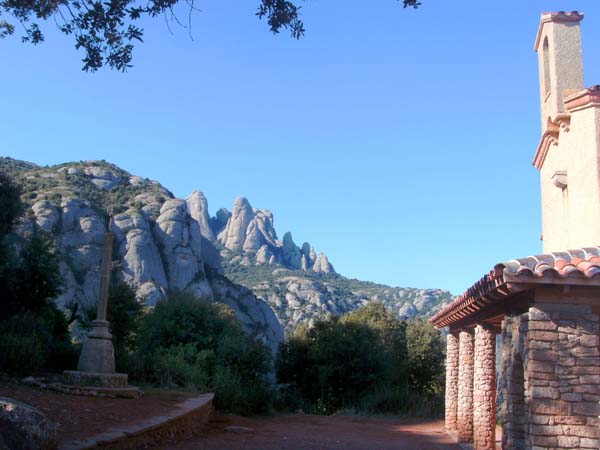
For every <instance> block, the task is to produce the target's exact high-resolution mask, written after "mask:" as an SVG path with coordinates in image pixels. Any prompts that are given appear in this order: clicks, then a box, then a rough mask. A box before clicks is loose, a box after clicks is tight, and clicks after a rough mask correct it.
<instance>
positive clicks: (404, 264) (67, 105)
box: [0, 0, 600, 294]
mask: <svg viewBox="0 0 600 450" xmlns="http://www.w3.org/2000/svg"><path fill="white" fill-rule="evenodd" d="M423 2H424V5H423V7H422V8H421V9H419V10H417V11H413V10H408V9H406V10H405V9H403V8H402V7H401V5H400V3H398V2H396V1H394V0H386V1H379V2H366V1H364V0H363V1H357V0H349V1H344V2H326V1H306V2H302V3H301V4H302V11H303V20H304V22H305V27H306V29H307V32H306V36H305V37H304V38H303V39H301V40H300V41H296V40H293V39H291V38H290V37H288V35H287V34H285V33H283V34H281V35H278V36H273V35H272V34H271V33H270V32H269V31H268V29H267V26H266V23H264V22H261V21H259V20H257V19H256V18H255V17H254V13H255V11H256V8H257V5H258V0H256V1H245V2H223V1H216V0H206V1H204V2H197V5H198V6H199V7H200V8H201V9H202V11H201V12H199V13H197V14H195V15H194V17H193V31H192V35H193V38H194V40H193V41H192V40H191V39H190V37H189V35H188V33H187V30H184V29H181V28H178V27H177V26H173V27H172V30H173V34H170V33H169V30H168V29H167V27H166V25H165V22H164V21H163V20H157V21H154V22H146V23H145V24H144V27H145V31H146V34H145V43H144V44H142V45H138V46H137V48H136V50H135V54H134V58H135V59H134V64H135V67H134V68H133V69H131V70H130V71H129V72H128V73H126V74H122V73H118V72H115V71H110V70H103V71H101V72H98V73H96V74H88V73H84V72H81V70H80V68H81V62H80V59H81V57H82V55H81V54H79V53H78V52H77V51H76V50H74V48H73V44H72V42H71V40H70V39H69V38H68V37H64V36H62V35H61V34H59V33H58V32H56V31H55V30H54V28H53V27H54V24H53V23H48V24H46V26H45V27H44V29H45V30H46V38H47V39H46V42H45V43H44V44H42V45H39V46H37V47H34V46H30V45H24V44H21V43H20V40H19V38H18V37H13V38H9V39H5V40H4V41H0V58H1V59H0V60H1V61H2V70H1V71H0V86H2V89H1V90H2V97H1V98H2V104H3V107H2V108H1V109H0V136H2V149H1V150H0V154H3V155H6V156H11V157H13V158H18V159H24V160H28V161H32V162H35V163H37V164H41V165H46V164H56V163H60V162H66V161H72V160H77V161H78V160H87V159H105V160H107V161H111V162H113V163H115V164H117V165H119V166H121V167H123V168H124V169H126V170H128V171H130V172H132V173H134V174H137V175H141V176H145V177H148V178H152V179H156V180H158V181H160V182H161V183H162V184H164V185H165V186H166V187H168V188H169V189H171V190H172V191H173V192H174V194H175V195H177V196H180V197H185V196H187V195H188V194H189V193H190V192H191V191H192V190H194V189H201V190H203V191H204V192H205V194H206V195H207V197H208V200H209V208H210V210H211V212H213V213H214V212H215V211H216V210H217V209H218V208H220V207H228V208H230V207H231V205H232V204H233V200H234V198H235V197H237V196H239V195H244V196H246V197H247V198H248V199H249V200H250V202H251V204H252V205H253V206H255V207H257V208H267V209H270V210H271V211H272V212H273V213H274V215H275V225H276V228H277V230H278V231H279V234H280V237H281V236H282V235H283V233H284V232H285V231H288V230H291V231H292V233H293V236H294V239H295V241H296V243H298V244H301V243H302V242H303V241H305V240H308V241H310V242H311V243H312V244H313V245H314V246H315V247H316V249H317V250H321V251H324V252H325V253H326V254H327V255H328V256H329V257H330V260H331V261H332V263H333V264H334V266H335V267H336V269H337V270H338V271H339V272H340V273H342V274H344V275H346V276H351V277H356V278H359V279H366V280H372V281H377V282H382V283H386V284H390V285H396V286H412V287H422V288H425V287H440V288H445V289H449V290H451V291H452V292H453V293H455V294H459V293H461V292H462V291H463V290H464V289H466V288H467V287H469V286H470V285H471V284H472V283H473V282H475V281H476V280H477V279H478V278H479V277H481V276H482V275H483V274H484V273H485V272H487V271H488V270H489V269H490V268H491V267H492V266H493V265H494V264H495V263H497V262H499V261H503V260H506V259H510V258H516V257H522V256H527V255H529V254H536V253H540V251H541V242H540V240H539V236H540V231H541V223H540V207H539V178H538V172H537V171H536V170H535V168H534V167H533V166H532V165H531V160H532V158H533V154H534V152H535V149H536V146H537V143H538V140H539V137H540V119H539V99H538V97H539V91H538V78H537V57H536V54H535V53H534V51H533V44H534V39H535V33H536V31H537V27H538V22H539V15H540V12H541V11H553V10H561V9H564V10H573V9H577V10H580V11H584V12H585V13H586V18H585V19H584V21H583V23H582V30H583V46H584V65H585V70H586V74H585V79H586V84H587V85H594V84H597V83H600V61H599V60H598V59H595V58H594V56H595V55H597V53H598V50H599V49H600V48H598V45H600V44H598V43H599V42H600V3H598V2H597V0H594V1H591V0H589V1H579V2H573V1H569V2H567V1H535V2H522V1H517V0H511V1H494V2H481V1H480V0H478V1H475V0H466V1H461V2H460V3H458V2H451V1H448V0H423ZM342 5H343V6H342ZM182 14H183V15H184V16H185V11H182Z"/></svg>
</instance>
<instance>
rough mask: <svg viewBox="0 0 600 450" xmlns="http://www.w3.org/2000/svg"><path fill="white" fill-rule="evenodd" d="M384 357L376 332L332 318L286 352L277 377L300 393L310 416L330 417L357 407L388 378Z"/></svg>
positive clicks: (281, 356)
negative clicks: (312, 414) (360, 400)
mask: <svg viewBox="0 0 600 450" xmlns="http://www.w3.org/2000/svg"><path fill="white" fill-rule="evenodd" d="M385 357H386V355H385V352H384V347H383V345H382V343H381V342H380V341H379V338H378V335H377V333H376V331H375V330H373V329H372V328H370V327H368V326H367V325H365V324H361V323H357V322H352V321H340V320H339V319H337V318H331V319H327V320H322V321H317V322H316V323H315V326H314V327H313V328H311V329H309V330H308V331H307V334H306V336H300V337H294V338H291V339H290V340H289V342H287V343H286V344H284V345H283V346H282V348H281V351H280V354H279V360H278V368H277V376H278V379H279V381H280V382H282V383H286V384H288V385H289V386H290V387H291V388H292V389H294V390H298V391H299V393H300V396H301V397H302V398H303V399H305V400H306V402H307V404H306V408H307V409H308V410H309V411H311V412H316V413H319V414H330V413H333V412H335V411H336V410H338V409H339V408H341V407H351V406H353V405H355V404H356V402H357V401H358V400H359V399H360V397H361V396H362V395H364V394H365V393H366V392H367V390H368V389H370V388H371V387H372V386H373V385H374V384H376V383H377V382H378V380H380V379H381V378H382V377H383V376H384V370H385Z"/></svg>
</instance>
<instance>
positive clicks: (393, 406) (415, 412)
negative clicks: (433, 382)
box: [359, 384, 444, 417]
mask: <svg viewBox="0 0 600 450" xmlns="http://www.w3.org/2000/svg"><path fill="white" fill-rule="evenodd" d="M443 405H444V399H443V398H442V396H441V395H440V394H426V393H423V392H420V391H418V390H415V389H411V388H410V387H408V386H404V387H401V386H395V385H393V384H380V385H378V386H377V387H376V388H375V389H374V390H372V391H371V392H369V394H367V395H366V396H365V397H364V398H362V399H361V401H360V404H359V410H361V411H364V412H366V413H369V414H396V415H403V416H407V417H440V416H441V415H442V413H443Z"/></svg>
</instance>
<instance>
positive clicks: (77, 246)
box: [0, 158, 283, 349]
mask: <svg viewBox="0 0 600 450" xmlns="http://www.w3.org/2000/svg"><path fill="white" fill-rule="evenodd" d="M8 163H9V164H8V165H9V166H10V167H11V169H13V168H14V169H13V170H14V172H13V176H15V178H16V180H17V181H18V182H21V184H22V186H23V190H24V198H26V199H33V201H32V202H31V204H30V205H29V207H30V211H31V213H32V214H31V217H32V219H31V220H30V219H27V217H29V213H27V214H25V217H26V219H24V222H23V224H22V225H21V228H20V229H21V232H23V233H25V232H27V231H31V230H32V229H33V222H35V224H36V225H37V226H38V227H39V228H40V229H43V230H45V231H47V232H51V233H54V235H55V237H56V241H57V243H58V246H59V248H60V252H61V255H62V257H63V258H62V262H61V264H60V270H61V274H62V277H63V280H64V286H63V292H62V294H61V295H60V297H59V298H58V299H56V303H57V305H58V306H59V307H61V308H63V309H74V308H75V306H76V305H77V311H78V314H80V315H81V316H86V315H87V314H88V313H89V312H91V311H95V309H96V304H97V301H98V294H99V290H100V272H99V267H100V263H101V260H102V249H103V245H104V235H105V232H106V231H107V229H108V227H109V226H110V230H111V231H112V232H113V233H114V235H115V244H114V251H113V266H114V267H115V270H116V275H117V277H119V278H120V279H121V280H123V281H125V282H127V283H130V284H131V285H133V286H134V287H135V289H136V293H137V296H138V298H139V299H140V301H143V302H144V303H145V304H146V305H147V306H153V305H154V304H156V302H158V301H160V300H162V299H164V298H165V296H166V294H167V292H168V291H169V289H180V290H189V291H191V292H193V293H194V294H195V295H196V296H197V297H198V298H205V299H208V300H214V301H222V302H224V303H226V304H228V305H230V306H231V307H232V308H233V310H234V312H235V313H236V315H237V316H238V317H239V318H240V321H241V322H242V324H243V326H244V329H245V330H246V331H247V332H248V333H249V334H250V333H257V330H261V331H260V333H259V334H260V336H261V339H263V340H264V341H265V342H267V343H268V344H269V346H270V347H271V348H272V349H275V348H276V347H277V346H278V344H279V342H280V341H281V339H282V338H283V332H282V328H281V325H280V324H279V322H278V321H277V318H276V317H275V315H274V314H273V312H272V311H271V310H270V308H269V306H268V305H267V304H266V303H265V302H263V301H262V300H260V299H257V298H256V297H255V296H254V295H253V294H252V292H251V291H249V290H248V289H246V288H244V287H241V286H237V287H236V285H235V284H234V283H231V282H229V281H227V282H226V281H224V280H226V278H225V277H224V276H223V268H222V265H221V257H220V254H219V251H218V250H217V249H216V248H215V246H214V242H213V241H211V237H212V238H213V239H214V233H213V234H211V233H212V228H211V227H212V223H211V221H210V219H209V216H208V209H207V208H208V205H207V202H206V198H205V197H204V196H203V195H202V193H201V192H199V191H196V192H194V193H192V195H190V196H189V197H188V199H187V200H183V199H178V198H173V196H172V194H171V193H170V192H169V191H168V190H167V189H165V188H164V187H162V186H161V185H160V184H158V183H156V182H154V181H150V180H147V179H144V178H141V177H135V176H133V175H131V174H128V173H126V172H125V171H122V170H121V169H119V168H117V167H116V166H113V165H110V164H106V163H100V162H90V163H72V164H63V165H60V166H57V167H48V168H40V167H37V166H29V165H25V164H15V163H14V160H10V161H9V162H8ZM6 166H7V160H6V159H4V158H0V169H3V168H5V167H6ZM40 179H44V180H49V181H47V182H45V184H42V185H40V183H39V181H38V180H40ZM99 180H104V181H105V182H101V181H99ZM94 181H96V182H94ZM111 183H112V184H111ZM115 199H117V200H118V201H115ZM109 207H110V208H109ZM109 209H110V210H112V211H115V212H114V216H113V218H112V220H109V214H108V210H109ZM238 209H239V208H238ZM250 215H251V217H252V218H254V217H255V216H259V217H260V220H256V221H255V222H256V224H257V229H259V230H260V229H261V228H260V227H262V226H263V225H265V224H268V223H269V221H271V223H272V216H270V213H268V214H257V212H255V211H253V210H252V209H251V208H250ZM224 216H227V214H226V213H224V212H223V213H222V214H221V218H223V217H224ZM227 220H229V218H228V219H227ZM203 228H204V231H203ZM207 272H210V273H212V274H213V275H214V276H213V277H212V278H211V279H212V280H213V281H214V283H215V286H216V287H217V289H218V291H219V292H218V294H215V292H214V289H215V287H214V286H213V285H212V284H211V279H209V277H208V276H207ZM224 285H226V287H227V288H226V289H225V288H224ZM269 311H270V314H269ZM81 332H82V330H79V329H78V327H75V329H74V333H75V335H76V336H80V333H81Z"/></svg>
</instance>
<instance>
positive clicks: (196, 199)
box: [186, 191, 216, 242]
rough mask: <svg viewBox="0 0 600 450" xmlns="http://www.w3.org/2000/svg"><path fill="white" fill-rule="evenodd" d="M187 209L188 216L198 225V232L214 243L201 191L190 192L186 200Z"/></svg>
mask: <svg viewBox="0 0 600 450" xmlns="http://www.w3.org/2000/svg"><path fill="white" fill-rule="evenodd" d="M186 202H187V209H188V212H189V213H190V216H192V218H193V219H194V220H195V221H196V222H198V225H200V232H201V233H202V236H204V237H205V238H206V239H208V240H209V241H211V242H213V241H215V239H216V237H215V234H214V232H213V230H212V228H211V224H210V215H209V214H208V201H207V200H206V197H205V196H204V194H203V193H202V192H201V191H194V192H192V193H191V194H190V195H189V196H188V198H187V199H186Z"/></svg>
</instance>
